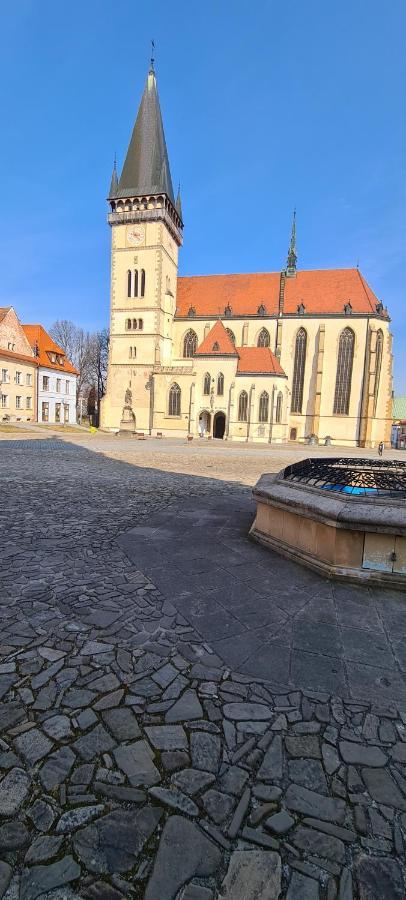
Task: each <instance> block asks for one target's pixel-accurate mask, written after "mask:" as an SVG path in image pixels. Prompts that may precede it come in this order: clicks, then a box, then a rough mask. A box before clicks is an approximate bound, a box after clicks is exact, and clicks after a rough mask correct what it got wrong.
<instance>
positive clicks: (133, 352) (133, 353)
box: [129, 347, 137, 359]
mask: <svg viewBox="0 0 406 900" xmlns="http://www.w3.org/2000/svg"><path fill="white" fill-rule="evenodd" d="M136 355H137V348H136V347H130V354H129V356H130V359H135V357H136Z"/></svg>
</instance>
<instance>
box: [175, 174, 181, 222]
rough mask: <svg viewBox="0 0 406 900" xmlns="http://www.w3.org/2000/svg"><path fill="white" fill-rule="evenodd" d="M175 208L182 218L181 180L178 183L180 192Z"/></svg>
mask: <svg viewBox="0 0 406 900" xmlns="http://www.w3.org/2000/svg"><path fill="white" fill-rule="evenodd" d="M175 209H176V212H177V214H178V216H179V218H180V219H182V200H181V196H180V181H179V184H178V193H177V197H176V203H175Z"/></svg>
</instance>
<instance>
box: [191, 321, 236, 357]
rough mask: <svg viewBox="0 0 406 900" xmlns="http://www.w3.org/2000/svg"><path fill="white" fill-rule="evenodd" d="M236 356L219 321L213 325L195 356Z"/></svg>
mask: <svg viewBox="0 0 406 900" xmlns="http://www.w3.org/2000/svg"><path fill="white" fill-rule="evenodd" d="M212 355H213V356H237V350H236V349H235V346H234V344H233V341H232V340H231V338H230V335H229V334H228V332H227V331H226V329H225V328H224V325H223V323H222V322H220V320H219V321H218V322H216V323H215V325H213V328H211V329H210V331H209V333H208V335H207V336H206V337H205V339H204V341H202V343H201V344H200V346H199V347H198V348H197V350H196V353H195V356H212Z"/></svg>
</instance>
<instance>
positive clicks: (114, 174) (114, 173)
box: [109, 154, 118, 198]
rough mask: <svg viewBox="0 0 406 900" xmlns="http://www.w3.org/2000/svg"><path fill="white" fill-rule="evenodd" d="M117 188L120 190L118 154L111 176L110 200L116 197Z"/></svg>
mask: <svg viewBox="0 0 406 900" xmlns="http://www.w3.org/2000/svg"><path fill="white" fill-rule="evenodd" d="M117 188H118V177H117V158H116V154H114V164H113V171H112V175H111V182H110V191H109V198H110V197H111V198H113V197H115V196H116V194H117Z"/></svg>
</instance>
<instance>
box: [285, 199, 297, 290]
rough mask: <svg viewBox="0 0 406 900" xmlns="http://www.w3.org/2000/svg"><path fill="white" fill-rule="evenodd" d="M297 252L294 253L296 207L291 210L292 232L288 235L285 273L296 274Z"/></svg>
mask: <svg viewBox="0 0 406 900" xmlns="http://www.w3.org/2000/svg"><path fill="white" fill-rule="evenodd" d="M296 265H297V253H296V207H295V209H294V210H293V221H292V232H291V236H290V245H289V250H288V258H287V263H286V274H287V275H290V276H291V275H296Z"/></svg>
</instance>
